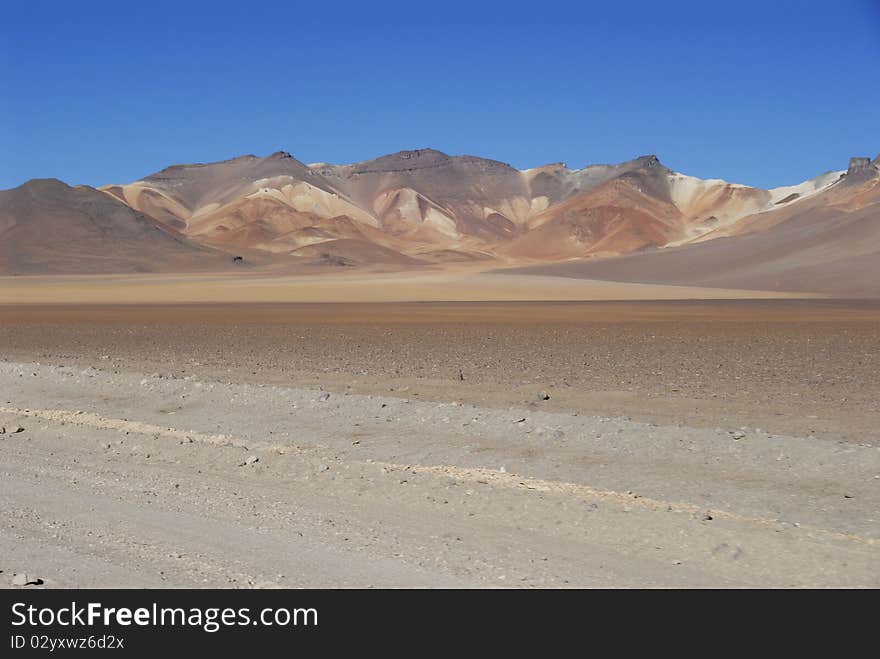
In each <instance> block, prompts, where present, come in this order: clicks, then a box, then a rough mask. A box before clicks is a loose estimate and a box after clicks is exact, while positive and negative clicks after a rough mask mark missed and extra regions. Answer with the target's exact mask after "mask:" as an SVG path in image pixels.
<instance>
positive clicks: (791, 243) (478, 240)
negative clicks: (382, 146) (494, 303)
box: [0, 149, 880, 294]
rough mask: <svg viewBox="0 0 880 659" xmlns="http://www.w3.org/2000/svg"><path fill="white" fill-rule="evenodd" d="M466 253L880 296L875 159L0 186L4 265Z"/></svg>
mask: <svg viewBox="0 0 880 659" xmlns="http://www.w3.org/2000/svg"><path fill="white" fill-rule="evenodd" d="M468 264H470V265H472V266H474V267H478V268H481V269H498V268H517V269H518V270H519V271H525V272H538V273H541V274H553V275H560V276H569V277H589V278H599V279H603V278H605V279H618V280H622V281H656V282H665V283H672V284H679V283H680V284H700V285H707V286H724V287H743V288H762V289H767V288H769V289H772V290H811V291H819V292H831V293H835V294H848V293H850V294H875V293H876V294H880V284H878V283H877V282H878V281H880V156H878V157H877V158H875V159H873V160H871V159H870V158H852V159H851V160H850V163H849V166H848V168H847V169H846V170H842V169H841V170H836V171H829V172H826V173H824V174H821V175H819V176H816V177H815V178H813V179H810V180H808V181H805V182H803V183H800V184H797V185H792V186H787V187H780V188H774V189H769V190H764V189H760V188H754V187H749V186H745V185H739V184H735V183H728V182H726V181H722V180H718V179H699V178H695V177H692V176H687V175H685V174H681V173H678V172H675V171H673V170H671V169H669V168H667V167H666V166H664V165H663V164H662V163H661V162H660V160H659V159H658V158H657V157H656V156H653V155H648V156H642V157H639V158H636V159H634V160H630V161H627V162H624V163H620V164H614V165H592V166H589V167H585V168H583V169H569V168H568V167H567V166H566V165H565V164H563V163H556V164H551V165H545V166H542V167H536V168H533V169H526V170H518V169H515V168H513V167H511V166H510V165H507V164H505V163H502V162H498V161H495V160H488V159H484V158H477V157H474V156H450V155H447V154H444V153H441V152H439V151H435V150H432V149H418V150H413V151H402V152H399V153H395V154H391V155H387V156H383V157H380V158H377V159H375V160H370V161H366V162H361V163H356V164H349V165H334V164H327V163H314V164H305V163H302V162H300V161H299V160H297V159H296V158H294V157H293V156H291V155H290V154H289V153H287V152H283V151H279V152H277V153H273V154H272V155H270V156H267V157H258V156H253V155H246V156H241V157H237V158H233V159H230V160H225V161H222V162H216V163H208V164H190V165H174V166H171V167H168V168H166V169H163V170H162V171H160V172H157V173H155V174H151V175H149V176H146V177H144V178H143V179H141V180H139V181H135V182H132V183H126V184H113V185H106V186H102V187H100V188H91V187H88V186H75V187H71V186H68V185H66V184H64V183H62V182H60V181H57V180H53V179H39V180H32V181H29V182H27V183H25V184H24V185H22V186H20V187H18V188H15V189H13V190H6V191H0V273H4V274H35V273H100V272H149V271H157V272H160V271H183V270H217V269H227V268H241V267H248V266H249V267H263V266H265V267H273V268H284V267H304V268H313V267H328V266H329V267H338V268H344V267H370V268H395V269H398V268H401V269H405V268H418V267H431V266H433V267H438V266H443V267H452V266H454V265H468Z"/></svg>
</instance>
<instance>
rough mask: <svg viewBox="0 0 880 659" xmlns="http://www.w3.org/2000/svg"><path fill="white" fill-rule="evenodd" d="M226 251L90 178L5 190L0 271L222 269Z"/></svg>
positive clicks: (0, 202) (0, 198)
mask: <svg viewBox="0 0 880 659" xmlns="http://www.w3.org/2000/svg"><path fill="white" fill-rule="evenodd" d="M227 267H229V259H228V257H227V256H226V255H223V254H220V253H217V252H215V251H213V250H208V249H205V248H202V247H199V246H197V245H193V244H191V243H189V242H188V241H186V240H185V239H184V238H182V237H181V236H180V235H176V234H175V232H173V231H171V230H169V229H168V228H167V227H163V226H162V225H161V224H159V223H157V222H156V221H155V220H153V219H151V218H149V217H147V216H145V215H143V214H142V213H139V212H137V211H134V210H132V209H131V208H129V207H128V206H126V205H125V204H123V203H121V202H120V201H117V200H114V199H113V198H111V197H109V196H108V195H106V194H104V193H102V192H100V191H98V190H95V189H94V188H89V187H85V186H79V187H75V188H73V187H70V186H68V185H65V184H64V183H62V182H61V181H58V180H55V179H38V180H33V181H30V182H28V183H26V184H24V185H22V186H20V187H18V188H15V189H12V190H3V191H0V273H3V274H43V273H82V274H87V273H98V272H101V273H103V272H159V271H164V270H172V271H178V270H193V269H221V268H227Z"/></svg>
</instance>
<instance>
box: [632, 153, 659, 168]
mask: <svg viewBox="0 0 880 659" xmlns="http://www.w3.org/2000/svg"><path fill="white" fill-rule="evenodd" d="M633 162H634V163H635V164H637V165H639V166H640V167H662V166H663V164H662V163H661V162H660V158H658V157H657V156H655V155H654V154H649V155H646V156H639V157H638V158H636V159H635V160H634V161H633Z"/></svg>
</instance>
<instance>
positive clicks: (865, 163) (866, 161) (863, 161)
mask: <svg viewBox="0 0 880 659" xmlns="http://www.w3.org/2000/svg"><path fill="white" fill-rule="evenodd" d="M871 165H872V163H871V159H870V158H864V157H853V158H850V159H849V168H848V169H847V170H846V173H847V174H854V173H856V172H861V171H863V170H865V169H868V168H869V167H871Z"/></svg>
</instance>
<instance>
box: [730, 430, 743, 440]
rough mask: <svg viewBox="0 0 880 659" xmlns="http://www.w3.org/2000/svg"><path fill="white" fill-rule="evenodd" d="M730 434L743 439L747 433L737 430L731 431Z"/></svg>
mask: <svg viewBox="0 0 880 659" xmlns="http://www.w3.org/2000/svg"><path fill="white" fill-rule="evenodd" d="M730 435H731V437H733V438H734V439H742V438H743V437H745V436H746V434H745V433H744V432H743V431H741V430H735V431H734V432H732V433H730Z"/></svg>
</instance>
